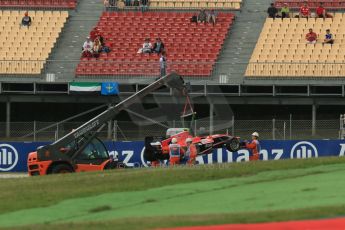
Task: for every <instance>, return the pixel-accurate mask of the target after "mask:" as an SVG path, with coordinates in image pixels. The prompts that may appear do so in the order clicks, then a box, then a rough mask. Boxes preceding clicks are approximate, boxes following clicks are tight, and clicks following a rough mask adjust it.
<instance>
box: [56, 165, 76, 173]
mask: <svg viewBox="0 0 345 230" xmlns="http://www.w3.org/2000/svg"><path fill="white" fill-rule="evenodd" d="M51 172H52V174H57V173H71V172H73V169H72V168H71V166H69V165H66V164H58V165H55V166H54V167H53V168H52V171H51Z"/></svg>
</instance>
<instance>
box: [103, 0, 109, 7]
mask: <svg viewBox="0 0 345 230" xmlns="http://www.w3.org/2000/svg"><path fill="white" fill-rule="evenodd" d="M103 5H104V7H105V8H107V7H110V3H109V0H104V2H103Z"/></svg>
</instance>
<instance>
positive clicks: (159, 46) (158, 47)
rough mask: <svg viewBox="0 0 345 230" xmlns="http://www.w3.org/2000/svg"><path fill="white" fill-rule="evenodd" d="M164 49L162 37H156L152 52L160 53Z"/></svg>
mask: <svg viewBox="0 0 345 230" xmlns="http://www.w3.org/2000/svg"><path fill="white" fill-rule="evenodd" d="M163 51H164V43H163V42H162V40H161V39H160V38H156V42H155V44H154V45H153V48H152V52H153V53H157V54H160V53H162V52H163Z"/></svg>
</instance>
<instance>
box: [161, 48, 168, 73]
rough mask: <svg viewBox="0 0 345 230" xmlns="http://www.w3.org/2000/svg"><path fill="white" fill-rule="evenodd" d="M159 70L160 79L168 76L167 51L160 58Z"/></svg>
mask: <svg viewBox="0 0 345 230" xmlns="http://www.w3.org/2000/svg"><path fill="white" fill-rule="evenodd" d="M159 70H160V77H164V76H165V75H166V74H167V58H166V52H165V51H163V52H162V54H161V57H160V58H159Z"/></svg>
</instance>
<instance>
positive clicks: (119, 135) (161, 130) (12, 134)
mask: <svg viewBox="0 0 345 230" xmlns="http://www.w3.org/2000/svg"><path fill="white" fill-rule="evenodd" d="M81 124H82V122H64V123H53V122H38V121H33V122H11V123H5V122H0V138H1V140H8V141H9V140H12V141H52V140H56V139H58V138H61V137H63V136H64V135H66V134H68V133H69V132H71V130H72V129H76V128H78V127H79V126H80V125H81ZM174 127H186V128H190V129H191V132H192V133H193V134H194V135H208V134H210V133H213V134H216V133H223V134H226V133H228V134H232V135H236V136H239V137H241V138H242V139H249V138H250V134H251V133H252V132H254V131H257V132H259V134H260V138H262V139H269V140H302V139H338V138H339V131H340V122H339V120H316V121H315V122H313V121H311V120H275V119H272V120H236V119H230V120H227V121H220V120H215V121H210V120H206V119H205V120H196V121H193V122H188V121H186V122H182V121H166V122H156V123H155V122H153V121H137V122H135V121H134V122H133V121H112V122H109V123H108V126H106V127H105V128H104V129H103V130H102V131H101V132H100V133H99V136H100V138H102V139H104V140H118V141H133V140H143V139H144V138H145V137H146V136H165V134H166V130H167V129H168V128H174Z"/></svg>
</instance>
